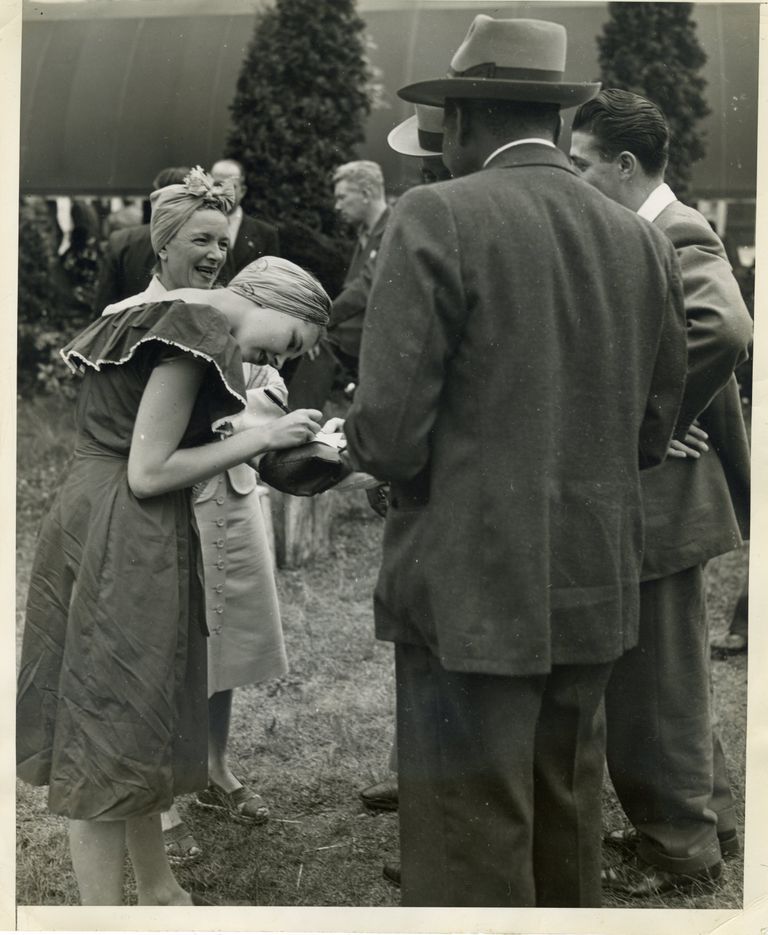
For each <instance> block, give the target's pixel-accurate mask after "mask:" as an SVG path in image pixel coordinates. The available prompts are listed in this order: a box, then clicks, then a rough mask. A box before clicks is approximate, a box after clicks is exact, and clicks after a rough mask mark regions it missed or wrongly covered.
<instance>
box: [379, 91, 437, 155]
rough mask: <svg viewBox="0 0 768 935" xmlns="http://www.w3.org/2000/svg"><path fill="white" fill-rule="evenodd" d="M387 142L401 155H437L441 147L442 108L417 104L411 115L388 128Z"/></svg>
mask: <svg viewBox="0 0 768 935" xmlns="http://www.w3.org/2000/svg"><path fill="white" fill-rule="evenodd" d="M387 143H388V144H389V147H390V149H394V151H395V152H396V153H401V154H402V155H403V156H421V157H425V156H439V155H440V153H441V152H442V148H443V108H442V107H432V106H430V105H429V104H417V105H416V113H415V114H414V115H413V116H412V117H408V118H407V119H406V120H403V122H402V123H399V124H398V125H397V126H396V127H395V128H394V129H393V130H390V132H389V135H388V136H387Z"/></svg>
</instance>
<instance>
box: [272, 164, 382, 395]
mask: <svg viewBox="0 0 768 935" xmlns="http://www.w3.org/2000/svg"><path fill="white" fill-rule="evenodd" d="M333 182H334V207H335V209H336V212H337V214H339V216H340V217H341V218H342V219H343V220H344V221H346V222H347V223H348V224H350V225H352V226H353V227H354V228H355V231H356V240H355V248H354V251H353V253H352V259H351V260H350V263H349V267H348V268H347V274H346V276H345V277H344V284H343V286H342V289H341V292H340V293H339V294H338V295H337V296H336V298H335V299H334V300H333V308H332V309H331V321H330V324H329V325H328V331H327V334H326V337H325V339H324V340H323V341H321V342H320V344H319V345H318V348H317V350H316V351H315V352H314V353H313V354H311V355H307V356H306V357H305V358H302V360H301V361H300V362H299V365H298V367H297V368H296V372H295V373H294V375H293V376H292V377H291V379H290V382H289V385H288V389H289V392H290V396H291V404H292V405H293V406H295V407H296V408H302V407H304V406H308V405H309V402H310V401H311V402H312V406H316V407H317V408H318V409H322V407H323V405H324V404H325V402H326V400H327V399H328V396H329V395H330V392H331V390H332V388H333V384H334V380H335V378H336V376H337V375H338V374H340V373H346V374H347V375H348V376H349V377H350V379H352V380H356V379H357V369H358V360H359V356H360V339H361V336H362V332H363V322H364V320H365V309H366V305H367V303H368V294H369V292H370V290H371V282H372V281H373V273H374V269H375V267H376V261H377V257H378V253H379V247H380V246H381V238H382V237H383V235H384V229H385V228H386V225H387V220H388V219H389V214H390V211H389V208H388V207H387V200H386V197H385V193H384V176H383V174H382V171H381V167H380V166H379V165H378V163H375V162H370V161H368V160H358V161H356V162H347V163H345V164H344V165H342V166H339V168H338V169H337V170H336V171H335V172H334V175H333Z"/></svg>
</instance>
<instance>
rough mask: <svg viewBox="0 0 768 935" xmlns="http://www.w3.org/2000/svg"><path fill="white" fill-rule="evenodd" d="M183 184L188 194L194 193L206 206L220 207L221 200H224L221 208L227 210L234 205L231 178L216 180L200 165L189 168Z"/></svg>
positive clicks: (233, 186) (233, 187)
mask: <svg viewBox="0 0 768 935" xmlns="http://www.w3.org/2000/svg"><path fill="white" fill-rule="evenodd" d="M184 186H185V187H186V189H187V192H188V193H189V194H190V195H196V196H197V197H198V198H200V199H202V203H203V204H204V205H206V206H208V207H212V208H221V206H222V202H225V203H226V207H224V208H223V210H224V211H226V212H229V211H231V210H232V208H233V206H234V203H235V197H236V195H235V184H234V182H233V181H232V179H225V180H224V181H223V182H217V181H216V180H215V179H213V178H212V177H211V176H210V175H208V173H207V172H206V171H205V170H204V169H203V168H202V166H195V167H194V169H190V170H189V174H188V175H187V176H185V178H184Z"/></svg>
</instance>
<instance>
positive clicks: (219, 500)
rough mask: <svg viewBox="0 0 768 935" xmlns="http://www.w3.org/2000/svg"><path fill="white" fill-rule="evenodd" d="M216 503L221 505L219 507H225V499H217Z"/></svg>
mask: <svg viewBox="0 0 768 935" xmlns="http://www.w3.org/2000/svg"><path fill="white" fill-rule="evenodd" d="M216 502H217V503H218V504H219V506H223V504H224V497H216Z"/></svg>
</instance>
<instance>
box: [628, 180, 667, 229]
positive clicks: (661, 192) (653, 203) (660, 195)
mask: <svg viewBox="0 0 768 935" xmlns="http://www.w3.org/2000/svg"><path fill="white" fill-rule="evenodd" d="M673 201H677V198H676V196H675V193H674V192H673V191H672V189H671V188H670V187H669V185H667V183H666V182H662V183H661V185H659V186H657V187H656V188H654V190H653V191H652V192H651V194H650V195H649V196H648V197H647V198H646V199H645V201H644V202H643V203H642V204H641V205H640V207H639V208H638V209H637V213H638V214H639V215H640V217H641V218H645V220H646V221H655V220H656V218H657V217H658V216H659V215H660V214H661V212H662V211H663V210H664V209H665V208H666V207H667V205H671V204H672V202H673Z"/></svg>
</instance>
